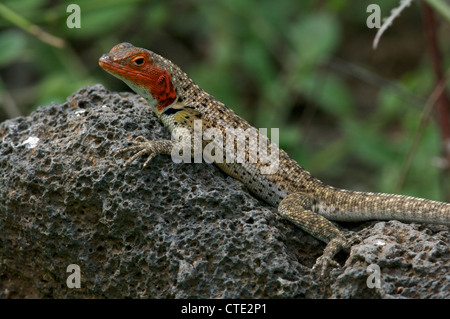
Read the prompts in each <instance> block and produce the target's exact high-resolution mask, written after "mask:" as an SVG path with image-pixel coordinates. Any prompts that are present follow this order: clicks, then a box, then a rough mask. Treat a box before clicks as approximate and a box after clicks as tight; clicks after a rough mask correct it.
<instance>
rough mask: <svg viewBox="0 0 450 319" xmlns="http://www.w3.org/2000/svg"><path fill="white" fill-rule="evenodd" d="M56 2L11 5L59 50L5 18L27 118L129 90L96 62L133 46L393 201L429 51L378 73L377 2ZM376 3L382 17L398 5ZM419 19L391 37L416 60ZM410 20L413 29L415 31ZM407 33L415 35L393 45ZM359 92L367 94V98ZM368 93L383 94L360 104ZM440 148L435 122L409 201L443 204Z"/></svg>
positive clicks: (0, 55) (4, 45) (302, 157)
mask: <svg viewBox="0 0 450 319" xmlns="http://www.w3.org/2000/svg"><path fill="white" fill-rule="evenodd" d="M435 2H436V3H438V4H442V2H441V1H435ZM51 3H52V4H53V5H51V6H49V2H48V1H45V0H39V1H36V0H5V1H3V2H2V4H3V5H4V6H6V7H7V8H9V9H11V10H13V11H14V12H15V13H16V14H18V15H20V16H21V17H22V18H23V19H25V21H28V22H30V23H31V24H36V25H38V26H40V27H41V28H43V29H44V30H45V31H46V32H48V33H49V34H51V35H53V36H56V37H59V38H61V39H64V41H65V42H66V43H67V46H66V47H65V48H62V49H61V48H55V47H52V46H51V45H49V44H47V43H43V42H42V41H40V40H39V39H38V38H36V37H35V36H33V35H31V34H29V33H27V32H25V31H23V30H22V29H19V28H17V26H15V25H14V24H13V23H11V22H10V21H8V20H7V19H3V18H0V48H1V50H0V72H1V73H0V85H1V90H0V95H1V94H4V93H2V92H5V90H8V91H9V92H10V93H11V94H10V95H11V96H13V97H16V98H17V103H19V104H20V105H19V106H20V108H21V109H22V110H23V111H24V112H25V113H27V112H30V111H31V110H33V109H34V108H36V107H37V106H39V105H46V104H49V103H50V102H51V101H55V102H59V103H61V102H63V101H64V100H65V98H66V97H67V96H68V95H69V94H71V93H72V92H75V91H76V90H78V89H79V88H81V87H84V86H86V85H88V84H94V83H103V84H104V85H105V86H106V87H108V88H110V89H113V90H127V87H126V86H125V85H124V84H122V83H121V82H120V81H118V80H116V79H114V78H113V77H111V76H109V75H108V74H106V73H105V72H104V71H103V70H101V69H100V68H99V67H98V64H97V61H98V58H99V57H100V56H101V55H102V54H103V53H105V52H107V51H109V50H110V49H111V48H112V47H113V46H114V45H115V44H117V43H119V42H124V41H127V42H131V43H133V44H135V45H136V46H142V47H146V48H148V49H151V50H154V51H155V52H157V53H160V54H162V55H164V56H166V57H168V58H170V59H171V60H173V61H174V62H176V63H177V64H179V65H180V66H182V68H183V69H184V70H185V71H186V72H187V73H188V74H189V75H190V76H191V77H192V78H193V79H194V80H195V81H196V82H197V83H198V84H199V85H200V86H201V87H203V88H204V89H205V90H206V91H208V92H210V93H211V94H213V95H214V96H216V97H217V98H218V99H220V100H222V101H223V102H225V103H226V104H227V105H229V106H230V107H232V108H233V109H234V110H235V111H236V112H237V113H238V114H240V115H241V116H243V117H244V118H246V119H247V120H248V121H249V122H250V123H252V124H253V125H254V126H256V127H266V128H271V127H278V128H280V141H279V142H280V145H281V146H282V147H283V148H284V149H285V150H286V151H287V152H288V153H289V154H291V156H292V157H294V158H295V159H297V160H298V161H299V162H300V163H301V164H302V166H304V167H305V168H307V169H309V170H310V171H312V172H313V174H314V175H318V176H319V177H320V178H321V179H323V180H324V181H329V180H331V181H332V182H334V184H335V185H336V186H346V187H349V186H351V181H347V179H351V178H352V177H354V176H355V175H361V176H366V177H365V179H366V183H364V184H363V186H362V189H364V190H373V191H385V192H391V191H394V189H395V185H396V184H397V181H398V179H399V177H400V176H399V174H400V172H401V170H402V166H403V164H404V162H405V158H406V155H407V154H408V150H409V149H410V147H411V145H412V143H413V138H414V136H415V133H416V131H417V128H418V126H419V123H420V119H421V116H422V112H423V107H424V105H425V100H426V99H427V97H428V95H429V94H430V91H431V89H432V87H433V77H432V73H431V71H430V65H429V64H428V63H427V62H426V61H427V60H426V56H425V54H424V53H425V48H424V47H423V45H424V44H423V43H422V42H420V41H417V46H419V48H418V50H419V51H420V54H423V56H421V57H420V58H419V59H417V60H415V61H413V62H411V63H410V65H409V67H408V68H407V70H406V71H405V70H403V71H400V72H397V73H395V74H394V75H392V74H389V75H386V74H387V73H389V72H390V70H389V67H384V66H383V63H378V64H373V65H371V64H370V63H371V62H373V59H376V58H379V57H380V56H382V55H386V56H387V57H386V58H385V59H384V63H386V64H390V63H391V60H393V59H394V58H393V57H391V55H389V52H391V53H392V52H393V51H389V50H386V51H382V50H383V47H384V48H387V44H386V42H387V41H385V39H384V38H383V39H382V40H381V42H380V48H379V49H378V50H377V51H370V50H371V43H372V40H373V36H374V35H375V32H376V31H375V30H370V29H368V28H367V27H366V25H365V22H366V18H367V12H366V7H367V5H368V4H369V3H371V1H358V2H356V1H355V2H353V1H352V2H350V1H343V0H333V1H313V0H306V1H295V0H290V1H272V0H262V1H242V0H220V1H219V0H217V1H206V0H204V1H201V0H186V1H165V0H153V1H144V0H133V1H129V0H128V1H126V0H104V1H91V0H79V1H59V2H58V1H53V2H51ZM70 3H76V4H78V5H79V6H80V7H81V12H82V13H81V29H69V28H67V27H66V19H67V17H68V15H69V13H67V12H66V7H67V5H68V4H70ZM378 3H380V6H382V11H383V15H387V14H389V10H390V8H391V7H392V6H396V5H398V3H395V4H393V3H392V1H379V2H378ZM418 10H419V8H418V7H417V6H415V7H414V6H413V7H410V8H408V9H407V10H405V11H404V12H403V13H402V15H401V17H400V18H398V19H396V21H395V24H394V25H393V26H391V28H390V29H388V30H387V32H386V34H385V35H384V37H386V38H388V37H389V36H394V37H396V38H395V39H397V41H398V43H397V42H395V41H394V42H393V43H394V45H395V50H407V49H402V48H404V47H402V46H400V44H401V43H400V42H401V41H402V39H405V38H408V37H409V38H414V37H416V38H417V37H420V33H421V32H422V31H421V28H420V23H419V22H420V12H418ZM411 19H413V20H414V19H416V20H415V22H413V23H410V22H408V21H410V20H411ZM402 23H405V26H406V28H407V29H409V30H410V31H409V32H408V33H406V34H402V35H395V32H396V30H398V29H396V27H397V26H401V25H402ZM408 23H409V24H408ZM417 25H418V26H419V27H418V28H417ZM412 27H416V29H414V28H412ZM355 42H358V45H355ZM397 44H399V47H398V48H397ZM346 48H352V49H350V50H346ZM349 51H350V52H349ZM367 52H369V53H367ZM334 57H341V58H343V59H344V60H346V61H348V62H349V63H351V64H353V65H358V66H359V67H361V68H363V69H364V70H366V72H367V73H368V74H369V77H373V78H377V77H381V78H383V79H384V81H383V82H382V83H381V84H380V83H378V82H376V81H375V82H374V81H371V80H370V79H369V80H368V79H367V78H364V76H360V75H358V74H352V72H351V71H349V72H348V73H347V74H346V73H345V72H340V71H337V70H336V69H335V68H333V67H332V66H333V63H334V64H336V63H339V62H336V61H337V60H335V59H334ZM371 58H373V59H371ZM378 68H379V69H381V70H379V69H378ZM386 70H387V71H386ZM383 72H384V75H383ZM374 83H375V84H374ZM362 85H365V86H366V89H364V90H362V91H361V86H362ZM368 90H369V91H370V90H371V91H376V92H375V93H372V94H371V95H369V96H370V98H365V97H364V98H361V96H364V94H365V92H366V91H368ZM24 92H25V93H26V94H24ZM361 92H362V93H361ZM0 98H1V96H0ZM362 105H364V106H362ZM439 139H440V137H439V132H438V128H437V126H436V124H435V123H434V122H433V121H432V122H430V123H429V125H428V126H427V129H426V130H425V134H424V135H423V137H422V139H421V141H420V144H419V148H418V151H417V153H416V154H415V157H414V160H413V162H412V166H411V169H410V171H409V173H408V175H407V178H406V183H405V186H404V188H403V189H402V191H403V192H405V193H408V194H411V195H419V196H423V197H429V198H434V199H438V198H440V197H441V196H442V194H440V193H439V169H438V168H436V167H434V166H433V165H432V164H431V163H432V160H433V158H434V157H437V156H439V153H440V142H439ZM424 172H426V173H424ZM363 179H364V178H363ZM358 187H360V185H358Z"/></svg>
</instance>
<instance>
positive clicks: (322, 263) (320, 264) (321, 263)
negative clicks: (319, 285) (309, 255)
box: [312, 255, 340, 277]
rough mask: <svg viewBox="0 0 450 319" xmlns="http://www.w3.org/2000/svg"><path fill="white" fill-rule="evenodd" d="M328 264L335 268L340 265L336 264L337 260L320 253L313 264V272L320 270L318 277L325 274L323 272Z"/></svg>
mask: <svg viewBox="0 0 450 319" xmlns="http://www.w3.org/2000/svg"><path fill="white" fill-rule="evenodd" d="M330 266H332V267H336V268H339V267H340V265H339V264H338V262H337V261H335V260H333V259H332V258H331V257H329V256H325V255H322V256H320V257H319V258H317V260H316V264H315V265H314V266H313V268H312V271H313V272H318V271H320V277H324V276H325V272H326V271H327V269H328V268H329V267H330Z"/></svg>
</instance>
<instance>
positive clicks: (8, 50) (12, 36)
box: [0, 29, 27, 67]
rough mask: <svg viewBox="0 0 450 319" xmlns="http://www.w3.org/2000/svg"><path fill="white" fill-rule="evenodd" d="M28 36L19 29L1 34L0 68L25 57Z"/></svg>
mask: <svg viewBox="0 0 450 319" xmlns="http://www.w3.org/2000/svg"><path fill="white" fill-rule="evenodd" d="M26 37H27V36H26V35H25V34H24V33H23V32H22V31H19V30H17V29H10V30H7V31H4V32H2V33H0V48H1V50H0V67H1V66H5V65H7V64H9V63H13V62H14V61H18V60H20V59H21V58H22V57H23V53H24V51H25V50H26V43H27V39H26Z"/></svg>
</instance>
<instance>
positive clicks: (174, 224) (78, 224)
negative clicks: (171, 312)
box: [0, 85, 450, 298]
mask: <svg viewBox="0 0 450 319" xmlns="http://www.w3.org/2000/svg"><path fill="white" fill-rule="evenodd" d="M139 135H143V136H145V137H147V138H149V139H167V138H169V134H168V133H167V132H166V130H165V129H164V128H163V127H162V125H161V124H160V122H159V121H158V119H157V118H156V117H155V116H154V115H153V114H152V113H151V111H150V110H149V108H148V106H147V104H146V103H145V101H143V99H142V98H140V97H138V96H136V95H134V94H131V93H111V92H109V91H107V90H106V89H105V88H104V87H103V86H101V85H96V86H92V87H87V88H84V89H81V90H79V91H78V92H77V93H75V94H74V95H72V96H71V97H69V98H68V99H67V101H66V102H65V103H64V104H62V105H57V104H52V105H50V106H47V107H40V108H38V109H37V110H36V111H35V112H33V113H32V114H30V115H29V116H27V117H19V118H16V119H12V120H8V121H5V122H3V123H2V124H1V125H0V137H1V139H0V140H1V142H0V174H1V177H0V254H1V256H0V257H1V258H0V297H2V298H24V297H27V298H30V297H34V298H124V297H130V298H358V297H360V298H404V297H406V298H449V297H450V288H449V279H450V277H449V275H448V273H449V265H450V262H449V259H450V253H449V248H448V244H449V232H448V227H445V226H429V227H428V226H425V225H417V224H402V223H399V222H382V223H375V222H372V223H364V224H353V225H347V224H346V225H345V227H346V228H347V229H349V228H350V229H351V230H352V231H355V232H357V233H358V234H359V235H360V236H361V237H362V238H363V239H364V241H363V242H362V243H361V244H359V245H356V246H354V247H353V249H352V251H351V253H350V255H348V254H347V255H346V254H344V253H341V254H338V256H337V260H338V261H339V262H340V263H341V265H342V266H343V267H342V268H341V269H334V270H332V271H331V272H330V273H329V274H328V275H327V276H326V277H324V278H318V277H316V276H315V275H314V274H312V273H311V270H310V269H311V267H312V266H313V265H314V262H315V259H316V258H317V257H318V256H320V254H321V253H322V250H323V248H324V244H323V243H321V242H319V241H318V240H316V239H314V238H313V237H311V236H309V235H307V234H305V233H303V232H302V231H301V230H299V229H298V228H296V227H295V226H294V225H292V224H290V223H289V222H287V221H285V220H283V219H281V218H280V217H278V215H277V214H276V209H275V208H272V207H269V206H268V205H266V204H264V203H262V202H260V201H258V200H256V199H255V198H254V197H252V196H251V195H250V194H249V193H248V191H247V190H246V188H245V187H244V186H243V185H242V184H241V183H240V182H238V181H236V180H234V179H232V178H230V177H228V176H226V175H224V174H223V173H222V172H221V171H219V170H218V169H217V168H216V167H214V166H212V165H208V164H187V163H186V164H174V163H173V162H172V161H171V159H170V157H169V156H158V157H157V158H155V159H154V160H153V161H152V162H151V163H150V164H149V166H148V168H147V169H145V170H141V167H142V164H143V163H144V162H145V158H140V159H139V160H136V161H135V162H134V163H133V164H131V165H130V166H129V167H127V168H126V169H125V170H124V171H122V172H121V171H120V169H121V165H122V164H123V163H124V160H125V159H124V157H125V156H122V155H119V156H117V157H113V156H112V154H113V153H114V152H115V151H117V150H118V149H121V148H123V147H125V146H127V145H128V143H129V142H130V141H131V140H132V139H134V138H135V137H137V136H139ZM346 259H347V261H345V260H346ZM70 264H76V265H79V266H80V271H81V288H79V289H78V288H69V287H68V286H67V284H66V280H67V279H68V277H69V276H71V273H70V272H67V267H68V266H69V265H70ZM371 264H376V265H378V266H379V267H380V271H381V287H380V288H373V289H371V288H368V286H367V278H368V277H369V275H370V273H369V272H367V267H368V266H369V265H371Z"/></svg>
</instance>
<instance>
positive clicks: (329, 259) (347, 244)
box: [312, 235, 361, 277]
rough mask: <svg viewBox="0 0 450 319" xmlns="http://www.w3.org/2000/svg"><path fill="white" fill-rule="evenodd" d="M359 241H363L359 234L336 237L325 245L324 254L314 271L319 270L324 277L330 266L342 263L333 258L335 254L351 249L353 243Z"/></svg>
mask: <svg viewBox="0 0 450 319" xmlns="http://www.w3.org/2000/svg"><path fill="white" fill-rule="evenodd" d="M359 242H361V238H360V237H359V236H357V235H352V236H350V238H349V239H347V238H345V237H343V236H336V237H334V238H333V239H331V240H330V242H329V243H328V245H327V246H326V247H325V250H324V252H323V255H322V256H320V257H319V258H317V260H316V264H315V265H314V266H313V268H312V270H313V272H319V273H320V276H321V277H323V276H324V275H325V272H326V271H327V269H328V268H329V267H330V266H331V267H340V265H339V264H338V263H337V262H336V261H335V260H333V257H334V255H335V254H336V253H337V252H339V251H340V250H341V249H342V250H344V251H349V250H350V248H351V247H352V246H353V245H355V244H357V243H359Z"/></svg>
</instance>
